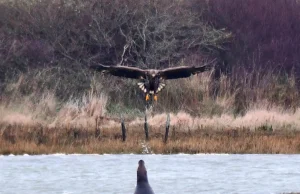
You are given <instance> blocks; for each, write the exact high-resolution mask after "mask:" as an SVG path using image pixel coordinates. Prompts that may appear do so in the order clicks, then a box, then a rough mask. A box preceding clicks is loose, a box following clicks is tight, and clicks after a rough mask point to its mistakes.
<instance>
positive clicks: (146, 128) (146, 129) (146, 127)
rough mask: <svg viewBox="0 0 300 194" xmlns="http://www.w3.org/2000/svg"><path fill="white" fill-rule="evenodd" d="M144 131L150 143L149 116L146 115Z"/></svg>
mask: <svg viewBox="0 0 300 194" xmlns="http://www.w3.org/2000/svg"><path fill="white" fill-rule="evenodd" d="M144 129H145V136H146V141H148V140H149V133H148V123H147V114H145V123H144Z"/></svg>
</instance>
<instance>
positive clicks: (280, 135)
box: [0, 125, 300, 154]
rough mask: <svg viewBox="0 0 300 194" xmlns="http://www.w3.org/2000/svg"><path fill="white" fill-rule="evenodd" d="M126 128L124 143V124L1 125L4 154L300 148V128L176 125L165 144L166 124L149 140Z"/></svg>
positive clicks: (296, 150) (0, 150)
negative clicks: (99, 125) (86, 125)
mask: <svg viewBox="0 0 300 194" xmlns="http://www.w3.org/2000/svg"><path fill="white" fill-rule="evenodd" d="M127 127H128V129H127V140H126V141H125V142H123V141H122V136H121V129H120V127H113V128H103V129H100V135H99V133H98V134H96V133H95V129H93V128H89V129H85V128H82V129H79V128H67V127H65V128H64V127H55V128H47V127H43V126H41V125H36V126H22V125H1V134H0V154H25V153H26V154H51V153H68V154H71V153H83V154H91V153H98V154H103V153H137V154H141V153H155V154H175V153H190V154H196V153H241V154H245V153H259V154H262V153H269V154H296V153H300V131H296V130H275V131H274V130H272V129H270V128H257V129H256V130H249V129H246V128H240V129H223V130H213V129H210V128H198V129H186V130H183V128H179V126H178V125H177V126H172V127H171V128H170V133H169V140H168V142H167V143H164V142H163V138H164V128H163V127H153V126H152V127H151V128H150V131H149V133H150V140H149V141H147V142H146V141H145V140H144V139H145V135H144V131H143V127H142V126H141V125H136V126H127ZM182 127H183V126H182ZM184 128H185V127H184Z"/></svg>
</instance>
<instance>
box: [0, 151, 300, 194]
mask: <svg viewBox="0 0 300 194" xmlns="http://www.w3.org/2000/svg"><path fill="white" fill-rule="evenodd" d="M140 159H143V160H144V161H145V163H146V167H147V170H148V178H149V182H150V185H151V186H152V188H153V190H154V191H155V193H156V194H177V193H178V194H183V193H186V194H190V193H191V194H193V193H210V194H211V193H251V194H253V193H255V194H259V193H263V194H265V193H283V192H296V191H298V192H300V155H226V154H224V155H222V154H221V155H213V154H212V155H211V154H210V155H206V154H199V155H185V154H179V155H63V154H56V155H42V156H26V155H25V156H0V193H1V194H16V193H18V194H19V193H26V194H35V193H37V194H42V193H43V194H50V193H51V194H52V193H55V194H75V193H76V194H77V193H78V194H79V193H85V194H87V193H88V194H93V193H99V194H100V193H101V194H132V193H133V192H134V188H135V185H136V169H137V163H138V160H140Z"/></svg>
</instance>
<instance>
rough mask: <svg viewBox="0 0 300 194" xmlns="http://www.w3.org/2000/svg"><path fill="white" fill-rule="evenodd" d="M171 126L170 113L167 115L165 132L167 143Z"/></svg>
mask: <svg viewBox="0 0 300 194" xmlns="http://www.w3.org/2000/svg"><path fill="white" fill-rule="evenodd" d="M169 128H170V114H168V116H167V122H166V133H165V139H164V142H165V143H167V141H168V136H169Z"/></svg>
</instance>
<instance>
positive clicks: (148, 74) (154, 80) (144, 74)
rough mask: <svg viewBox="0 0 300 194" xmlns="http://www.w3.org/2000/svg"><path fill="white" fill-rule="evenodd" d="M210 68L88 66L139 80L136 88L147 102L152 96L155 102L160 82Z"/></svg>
mask: <svg viewBox="0 0 300 194" xmlns="http://www.w3.org/2000/svg"><path fill="white" fill-rule="evenodd" d="M211 67H212V66H211V65H204V66H200V67H194V66H192V67H189V66H180V67H170V68H166V69H162V70H157V69H140V68H136V67H128V66H105V65H92V66H90V68H92V69H94V70H97V71H100V72H104V73H109V74H111V75H113V76H118V77H125V78H131V79H140V80H141V82H139V83H138V86H139V88H140V89H141V90H142V91H143V92H144V93H145V94H146V100H149V96H153V95H154V100H157V96H156V94H157V93H158V92H160V91H161V90H162V89H163V88H164V87H165V84H164V83H162V80H168V79H179V78H187V77H190V76H191V75H194V74H196V73H201V72H204V71H207V70H209V69H211Z"/></svg>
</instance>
